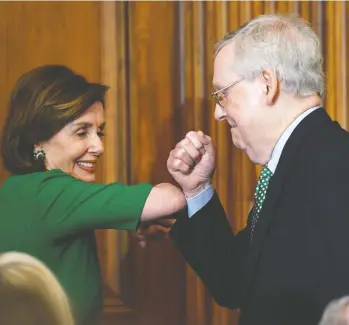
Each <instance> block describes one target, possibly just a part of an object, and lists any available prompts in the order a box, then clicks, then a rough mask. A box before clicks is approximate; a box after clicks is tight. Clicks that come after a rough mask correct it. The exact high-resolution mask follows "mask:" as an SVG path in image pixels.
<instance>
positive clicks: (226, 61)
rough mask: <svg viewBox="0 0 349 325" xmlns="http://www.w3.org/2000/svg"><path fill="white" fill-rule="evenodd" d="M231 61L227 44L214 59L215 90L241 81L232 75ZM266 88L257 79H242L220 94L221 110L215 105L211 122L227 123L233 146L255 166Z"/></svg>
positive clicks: (260, 146) (263, 129) (262, 129)
mask: <svg viewBox="0 0 349 325" xmlns="http://www.w3.org/2000/svg"><path fill="white" fill-rule="evenodd" d="M234 62H235V60H234V52H233V45H232V44H228V45H226V46H225V47H223V48H222V49H221V51H220V52H219V53H218V55H217V56H216V58H215V62H214V76H213V86H214V87H215V88H216V90H219V89H221V88H224V87H226V86H229V85H231V84H232V83H234V82H235V81H237V80H239V79H241V77H240V76H238V75H237V74H235V73H234ZM266 89H267V88H266V85H265V84H264V83H263V81H262V80H261V79H260V78H256V79H255V80H253V81H249V80H246V79H243V80H241V81H240V82H238V83H237V84H236V85H234V86H232V87H231V88H228V89H227V90H226V91H224V93H223V94H221V95H220V96H222V95H223V96H224V97H225V100H224V105H223V107H221V106H220V105H219V104H216V107H215V119H216V120H218V121H222V120H225V121H227V123H228V124H229V126H230V128H231V135H232V140H233V143H234V145H235V146H236V147H237V148H239V149H241V150H242V151H244V152H246V153H247V155H248V156H249V158H250V159H251V160H252V161H253V162H255V163H261V161H260V155H261V154H260V151H262V150H263V138H264V136H265V132H267V125H268V119H267V116H268V115H269V114H266V111H267V110H268V108H267V107H266V105H265V93H266Z"/></svg>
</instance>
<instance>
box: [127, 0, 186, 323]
mask: <svg viewBox="0 0 349 325" xmlns="http://www.w3.org/2000/svg"><path fill="white" fill-rule="evenodd" d="M177 10H178V4H177V3H176V2H147V3H143V2H130V3H129V6H128V27H129V31H128V44H129V50H128V53H129V80H128V88H129V112H130V115H129V135H130V157H129V158H130V160H129V163H130V183H131V184H135V183H139V182H143V181H147V182H151V183H153V184H157V183H159V182H169V181H172V178H171V176H170V175H169V174H168V172H167V168H166V161H167V157H168V154H169V152H170V150H172V148H173V146H174V145H175V144H176V142H177V141H179V139H180V138H181V137H183V134H182V132H181V127H180V123H181V120H180V110H179V109H178V108H179V105H180V97H179V89H178V84H177V81H178V78H179V76H178V63H177V58H178V55H179V53H178V47H177V45H178V40H177V37H178V34H177V33H178V32H177V30H178V25H177V20H176V17H177V16H176V15H177ZM130 254H131V256H130V260H131V261H132V263H133V265H134V266H135V269H134V270H133V271H134V275H135V276H134V279H135V291H136V292H137V295H136V301H135V305H136V307H137V311H138V313H139V318H138V319H137V321H138V324H142V325H148V324H149V325H154V324H159V325H160V324H168V325H177V324H183V317H184V304H185V299H183V298H184V296H185V291H184V285H185V281H184V272H185V268H184V263H183V260H182V258H181V256H180V255H179V253H178V251H177V250H176V249H175V248H174V247H173V245H172V243H171V242H170V241H169V240H165V241H163V242H161V244H159V243H150V244H149V245H147V246H146V248H145V249H143V250H142V249H138V248H137V247H135V248H134V249H133V250H132V252H131V253H130Z"/></svg>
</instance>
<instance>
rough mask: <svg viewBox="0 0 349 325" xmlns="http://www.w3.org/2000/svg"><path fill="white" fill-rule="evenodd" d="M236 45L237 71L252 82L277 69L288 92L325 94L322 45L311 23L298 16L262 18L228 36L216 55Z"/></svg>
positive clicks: (277, 73)
mask: <svg viewBox="0 0 349 325" xmlns="http://www.w3.org/2000/svg"><path fill="white" fill-rule="evenodd" d="M232 42H234V52H235V56H236V59H235V61H236V62H234V67H233V69H234V71H235V72H236V73H237V74H238V75H240V76H241V77H244V78H245V79H248V80H253V79H254V78H256V77H257V76H258V75H259V74H260V73H261V71H262V70H263V69H271V70H273V71H274V72H275V73H276V75H277V77H278V79H279V80H280V81H281V85H282V87H283V89H284V90H285V91H290V92H294V93H297V94H299V95H301V96H309V95H314V94H316V93H318V94H320V95H323V93H324V73H323V67H322V63H323V57H322V51H321V44H320V40H319V38H318V36H317V35H316V34H315V32H314V31H313V30H312V29H311V27H310V26H309V24H308V22H307V21H305V20H304V19H302V18H299V17H297V16H295V15H289V16H288V15H262V16H259V17H257V18H255V19H253V20H251V21H249V22H248V23H246V24H244V25H243V26H241V27H240V28H239V29H238V30H235V31H233V32H231V33H229V34H227V35H225V36H224V37H223V38H222V39H221V40H220V41H219V42H218V43H217V44H216V47H215V55H217V54H218V53H219V51H220V50H221V49H222V48H223V47H224V46H226V45H227V44H230V43H232Z"/></svg>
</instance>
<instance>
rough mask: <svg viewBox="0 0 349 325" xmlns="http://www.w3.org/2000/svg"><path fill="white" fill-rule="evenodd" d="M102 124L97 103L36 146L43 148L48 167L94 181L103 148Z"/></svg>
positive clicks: (102, 118)
mask: <svg viewBox="0 0 349 325" xmlns="http://www.w3.org/2000/svg"><path fill="white" fill-rule="evenodd" d="M104 126H105V119H104V109H103V105H102V103H101V102H96V103H94V104H93V105H91V106H90V107H89V108H88V109H87V110H86V112H85V113H84V114H83V115H81V116H80V117H79V118H77V119H76V120H74V121H72V122H71V123H69V124H68V125H66V126H65V127H64V128H63V129H62V130H60V131H59V132H58V133H56V134H55V135H54V136H53V137H52V138H51V139H49V140H48V141H45V142H42V143H40V145H39V146H36V149H42V150H44V151H45V154H46V168H47V170H51V169H61V170H63V171H64V172H66V173H70V174H72V175H73V176H74V177H76V178H78V179H80V180H82V181H85V182H94V181H95V178H96V174H95V172H96V163H97V160H98V158H99V157H100V156H101V155H102V154H103V151H104V148H103V143H102V137H103V136H104V133H103V129H104Z"/></svg>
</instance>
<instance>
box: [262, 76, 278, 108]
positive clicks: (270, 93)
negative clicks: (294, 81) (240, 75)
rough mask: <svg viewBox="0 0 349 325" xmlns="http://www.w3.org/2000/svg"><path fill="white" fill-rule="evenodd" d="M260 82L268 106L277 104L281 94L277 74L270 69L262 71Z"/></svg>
mask: <svg viewBox="0 0 349 325" xmlns="http://www.w3.org/2000/svg"><path fill="white" fill-rule="evenodd" d="M260 80H261V84H262V87H263V92H264V94H265V100H266V104H267V105H268V106H271V105H273V104H274V103H275V101H276V99H277V97H278V96H279V92H280V82H279V80H278V78H277V76H276V73H275V72H274V71H272V70H270V69H265V70H262V72H261V74H260Z"/></svg>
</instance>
